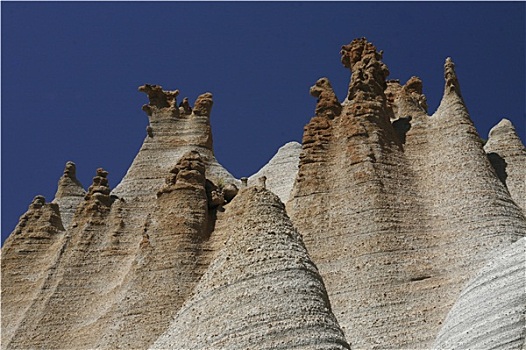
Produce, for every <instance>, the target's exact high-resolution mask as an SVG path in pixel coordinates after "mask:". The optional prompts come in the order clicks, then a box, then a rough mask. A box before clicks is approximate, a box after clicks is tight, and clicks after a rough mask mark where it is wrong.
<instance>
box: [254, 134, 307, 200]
mask: <svg viewBox="0 0 526 350" xmlns="http://www.w3.org/2000/svg"><path fill="white" fill-rule="evenodd" d="M300 152H301V144H299V143H298V142H294V141H293V142H288V143H286V144H285V145H283V146H282V147H280V149H279V150H278V152H277V153H276V154H275V155H274V157H272V159H271V160H270V161H269V162H268V163H267V164H265V166H264V167H262V168H261V169H260V170H259V171H258V172H257V173H255V174H254V175H252V176H250V177H249V178H248V186H256V185H257V184H258V181H259V179H260V178H261V177H263V176H265V177H266V179H267V180H266V182H265V184H266V188H267V189H268V190H270V191H272V192H273V193H274V194H276V195H277V196H278V197H279V198H280V199H281V201H282V202H283V203H286V202H287V201H288V200H289V197H290V193H291V191H292V186H294V180H295V179H296V174H297V173H298V163H299V160H300V158H299V156H300Z"/></svg>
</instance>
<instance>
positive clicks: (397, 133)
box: [1, 39, 526, 349]
mask: <svg viewBox="0 0 526 350" xmlns="http://www.w3.org/2000/svg"><path fill="white" fill-rule="evenodd" d="M341 54H342V63H343V64H344V66H345V67H347V68H349V69H350V70H351V73H352V75H351V81H350V84H349V89H348V92H347V96H346V98H345V99H344V101H343V102H341V103H340V102H339V100H338V98H337V95H336V93H335V92H334V90H333V89H332V87H331V84H330V82H329V80H328V79H327V78H321V79H319V80H318V81H317V82H316V83H315V85H314V86H313V87H312V88H311V89H310V93H311V95H313V96H314V97H315V98H316V99H317V101H316V107H315V111H314V113H315V115H314V117H313V118H312V119H311V120H310V122H309V123H308V124H307V125H306V126H305V129H304V135H303V141H302V145H301V146H300V145H299V144H297V143H288V144H286V145H285V146H283V147H282V148H280V150H279V151H278V152H277V154H276V155H275V156H274V157H273V158H272V159H271V160H270V161H269V163H268V164H267V165H265V166H264V167H263V168H262V169H261V170H260V171H259V172H258V173H256V174H254V175H253V176H251V177H250V179H247V178H242V179H241V181H238V180H237V179H235V178H234V177H233V176H232V175H231V174H230V173H229V172H228V171H227V170H225V169H224V168H223V167H222V166H221V165H220V164H219V163H218V162H217V160H216V159H215V157H214V153H213V145H212V134H211V130H210V121H209V118H210V113H211V109H212V104H213V100H212V95H211V94H210V93H205V94H203V95H201V96H199V97H198V98H197V100H196V101H195V103H194V105H193V106H191V105H190V102H189V100H188V98H184V99H183V100H182V102H181V103H180V104H179V105H178V104H177V97H178V95H179V91H178V90H175V91H165V90H163V89H162V88H161V87H160V86H157V85H144V86H142V87H140V90H141V91H143V92H145V93H146V94H147V95H148V98H149V103H148V104H147V105H145V106H144V107H143V109H144V111H145V112H146V113H147V115H148V118H149V124H148V126H147V128H146V137H145V140H144V143H143V145H142V147H141V149H140V150H139V152H138V154H137V156H136V157H135V159H134V161H133V163H132V165H131V166H130V169H129V170H128V172H127V174H126V176H125V177H124V178H123V180H122V181H121V182H120V183H119V184H118V185H117V187H116V188H115V189H114V190H111V187H110V176H109V174H108V172H106V171H105V170H104V169H102V168H99V169H97V171H96V175H95V177H94V178H93V182H92V184H91V185H90V187H89V188H88V190H87V191H86V190H84V188H83V187H82V185H81V184H80V183H79V182H78V180H77V179H76V176H75V165H74V164H73V163H71V162H68V163H67V164H66V169H65V170H64V174H63V176H62V177H61V179H60V180H59V184H58V189H57V193H56V196H55V199H54V200H53V202H52V203H46V201H45V199H44V198H43V197H42V196H37V197H35V199H34V200H33V202H32V203H31V205H30V207H29V209H28V211H27V212H26V213H25V214H24V215H23V216H22V217H21V218H20V222H19V223H18V225H17V227H16V228H15V229H14V231H13V232H12V234H11V235H10V236H9V238H8V239H7V240H6V242H5V244H4V246H3V247H2V256H1V268H2V271H1V274H2V301H1V307H2V343H1V347H2V349H28V348H45V349H62V348H65V347H67V348H68V349H92V348H100V349H131V348H133V349H145V348H152V347H153V348H178V349H187V348H194V349H240V348H243V349H244V348H258V349H274V348H283V349H284V348H287V349H289V348H302V349H325V348H326V349H335V348H338V349H339V348H343V349H345V348H349V345H350V346H351V347H352V348H367V349H380V348H382V349H385V348H389V349H393V348H398V349H407V348H419V349H425V348H431V347H433V346H434V347H437V348H488V349H491V348H500V347H504V348H510V349H512V348H513V349H518V348H520V347H521V346H522V347H523V348H524V344H525V343H526V339H525V337H526V334H525V332H524V329H525V327H524V325H525V324H524V323H525V319H524V315H525V310H524V305H525V304H526V302H525V299H524V298H525V295H526V294H525V293H526V292H525V290H524V288H525V285H524V283H525V281H524V273H525V272H524V264H525V262H524V254H525V252H524V244H525V241H524V237H525V236H526V218H525V216H524V215H525V214H524V210H525V207H526V204H525V203H526V202H525V200H526V192H525V191H526V187H525V186H526V185H525V184H526V178H525V176H526V150H525V148H524V145H522V143H521V141H520V139H519V138H518V137H517V135H516V133H515V131H514V129H513V126H512V125H511V124H510V123H509V122H508V121H506V120H503V121H502V122H501V123H499V125H497V126H496V127H495V128H494V129H493V130H492V131H491V132H490V137H489V140H488V142H487V143H486V145H485V146H483V143H482V141H481V138H480V137H479V135H478V134H477V132H476V130H475V127H474V125H473V122H472V121H471V119H470V117H469V114H468V111H467V108H466V106H465V103H464V101H463V98H462V94H461V91H460V84H459V82H458V78H457V76H456V73H455V70H454V64H453V62H452V60H451V59H447V60H446V63H445V65H444V77H445V88H444V95H443V98H442V101H441V104H440V106H439V108H438V109H437V111H435V112H434V114H433V115H432V116H429V115H428V112H427V102H426V97H425V95H424V93H423V83H422V81H421V80H420V79H419V78H417V77H412V78H410V79H409V80H408V81H407V82H406V83H405V84H403V85H402V84H400V82H399V81H397V80H389V81H387V80H386V78H387V76H388V75H389V70H388V69H387V66H386V65H385V64H384V63H383V62H382V59H383V57H382V56H383V55H382V53H381V52H377V50H376V48H375V47H374V45H373V44H371V43H369V42H368V41H367V40H365V39H356V40H354V41H353V42H351V43H350V44H349V45H346V46H344V47H343V48H342V51H341ZM279 198H281V201H280V200H279ZM282 202H286V208H287V210H286V212H285V206H284V204H283V203H282Z"/></svg>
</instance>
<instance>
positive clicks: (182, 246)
mask: <svg viewBox="0 0 526 350" xmlns="http://www.w3.org/2000/svg"><path fill="white" fill-rule="evenodd" d="M206 181H207V180H206V179H205V165H204V163H203V161H202V159H201V157H200V155H199V153H197V152H195V151H191V152H188V153H186V154H185V155H183V157H182V158H181V159H180V160H179V162H178V163H177V164H176V165H175V166H174V167H173V168H172V171H171V173H170V175H169V176H168V177H167V179H166V184H165V185H164V186H163V187H162V188H160V189H159V192H158V198H157V203H156V206H155V210H154V211H153V212H152V213H151V215H150V216H149V217H148V218H147V220H146V222H145V223H144V225H143V227H142V231H143V233H142V241H141V243H140V244H139V246H140V249H139V253H138V255H137V256H136V258H135V260H134V262H133V264H132V267H131V271H130V273H129V280H128V281H126V288H127V290H126V291H125V293H124V295H123V297H122V300H121V301H120V302H119V303H116V304H115V305H114V306H113V308H112V309H111V310H110V311H109V312H108V317H109V318H110V319H108V320H105V321H104V322H103V324H106V325H108V327H107V328H104V329H102V332H103V336H102V339H101V340H100V342H99V344H98V346H99V347H102V348H108V349H114V348H119V347H120V348H127V349H131V348H143V349H144V348H147V347H148V346H150V345H151V344H152V343H153V342H154V341H155V340H156V339H157V338H158V337H159V336H160V335H161V334H162V332H163V331H164V330H165V329H166V328H167V327H168V326H169V324H170V321H171V320H172V319H173V316H174V315H175V313H176V312H177V310H178V309H179V307H180V306H181V305H182V304H183V301H184V300H185V299H186V298H187V297H188V296H189V295H190V292H191V291H192V289H193V288H194V287H195V284H196V283H197V281H198V280H199V278H200V277H201V275H202V274H203V273H204V271H205V269H206V267H207V266H208V263H209V261H208V260H207V259H206V258H207V256H206V254H203V249H204V246H205V242H206V240H207V238H208V236H209V234H210V231H211V229H212V228H211V227H210V218H209V199H208V197H207V193H206Z"/></svg>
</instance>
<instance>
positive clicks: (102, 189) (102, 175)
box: [84, 168, 113, 207]
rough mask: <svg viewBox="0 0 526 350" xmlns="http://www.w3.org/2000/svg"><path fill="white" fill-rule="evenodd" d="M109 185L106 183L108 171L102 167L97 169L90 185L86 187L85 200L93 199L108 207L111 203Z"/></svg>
mask: <svg viewBox="0 0 526 350" xmlns="http://www.w3.org/2000/svg"><path fill="white" fill-rule="evenodd" d="M110 192H111V189H110V186H109V183H108V172H107V171H106V170H104V169H102V168H98V169H97V175H96V176H95V177H94V178H93V183H92V185H91V186H90V187H89V188H88V193H87V194H86V196H85V197H84V198H85V199H86V200H94V201H96V202H97V204H98V203H101V204H103V205H105V206H107V207H109V206H110V205H111V204H112V203H113V198H112V197H110Z"/></svg>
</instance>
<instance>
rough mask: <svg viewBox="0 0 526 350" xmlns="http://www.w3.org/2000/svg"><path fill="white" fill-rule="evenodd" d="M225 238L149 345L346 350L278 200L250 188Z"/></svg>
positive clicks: (234, 206)
mask: <svg viewBox="0 0 526 350" xmlns="http://www.w3.org/2000/svg"><path fill="white" fill-rule="evenodd" d="M223 220H224V225H227V226H228V227H229V231H230V232H229V235H228V240H227V241H226V242H225V246H224V248H223V249H222V250H221V251H220V252H219V254H218V256H217V257H216V258H215V260H214V261H213V262H212V263H211V264H210V267H209V268H208V270H207V272H206V273H205V275H204V276H203V278H202V279H201V281H200V282H199V284H198V285H197V287H196V288H195V290H194V293H193V296H192V297H191V298H190V299H189V300H188V301H187V302H186V303H185V305H184V306H183V307H182V308H181V309H180V310H179V312H178V314H177V315H176V316H175V320H174V321H173V323H172V325H171V326H170V328H169V329H168V331H167V332H166V333H164V334H163V335H162V336H161V337H160V338H159V339H158V340H157V341H156V342H155V343H154V345H153V346H152V348H154V349H246V348H250V349H255V348H257V349H278V348H282V349H285V348H286V349H290V348H295V349H350V347H349V345H348V344H347V342H346V341H345V338H344V336H343V332H342V331H341V329H340V327H339V326H338V323H337V322H336V318H335V317H334V315H333V314H332V312H331V308H330V304H329V300H328V299H327V294H326V291H325V286H324V284H323V281H322V280H321V278H320V276H319V274H318V270H317V268H316V266H315V265H314V263H313V262H312V261H311V260H310V258H309V256H308V254H307V251H306V249H305V246H304V245H303V242H302V240H301V236H300V235H299V234H298V233H297V232H296V230H295V229H294V227H293V226H292V223H291V222H290V220H289V218H288V217H287V215H286V214H285V206H284V205H283V204H282V203H281V201H280V200H279V198H278V197H277V196H275V195H274V194H272V193H270V192H269V191H267V190H265V189H264V188H262V187H250V188H247V189H244V190H242V191H241V193H240V194H239V195H238V196H237V197H236V198H235V199H234V200H233V201H232V203H231V204H229V205H228V206H227V207H226V213H225V217H224V218H223Z"/></svg>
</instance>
